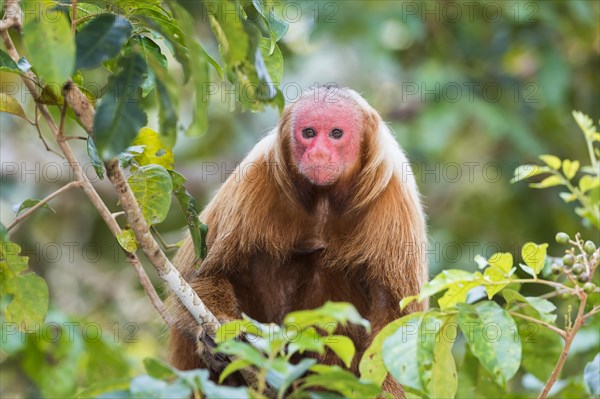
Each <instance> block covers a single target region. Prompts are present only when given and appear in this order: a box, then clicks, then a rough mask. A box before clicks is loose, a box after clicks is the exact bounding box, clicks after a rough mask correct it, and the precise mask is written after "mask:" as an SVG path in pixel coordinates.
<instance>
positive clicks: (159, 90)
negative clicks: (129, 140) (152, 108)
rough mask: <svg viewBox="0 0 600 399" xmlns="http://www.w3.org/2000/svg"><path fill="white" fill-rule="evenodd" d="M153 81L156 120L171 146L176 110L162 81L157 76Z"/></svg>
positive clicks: (173, 139)
mask: <svg viewBox="0 0 600 399" xmlns="http://www.w3.org/2000/svg"><path fill="white" fill-rule="evenodd" d="M155 82H156V95H157V96H158V122H159V125H160V134H161V136H162V137H163V138H164V139H165V144H167V145H169V147H170V148H172V147H173V144H175V141H176V139H177V111H176V110H175V107H174V105H173V103H172V102H171V97H170V96H169V91H168V90H167V87H166V86H165V85H164V83H163V82H162V81H161V80H160V79H158V78H156V80H155ZM197 95H199V94H197ZM169 151H170V150H169ZM171 169H172V168H171Z"/></svg>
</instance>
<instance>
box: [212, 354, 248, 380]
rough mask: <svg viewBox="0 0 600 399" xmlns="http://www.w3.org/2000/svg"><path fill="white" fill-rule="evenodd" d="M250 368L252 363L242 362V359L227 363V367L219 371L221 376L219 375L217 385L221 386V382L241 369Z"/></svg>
mask: <svg viewBox="0 0 600 399" xmlns="http://www.w3.org/2000/svg"><path fill="white" fill-rule="evenodd" d="M249 366H252V363H251V362H250V361H248V360H244V359H237V360H234V361H233V362H231V363H229V364H228V365H227V367H225V368H224V369H223V371H221V374H219V384H222V383H223V381H225V379H226V378H227V377H229V376H230V375H231V374H233V373H235V372H237V371H240V370H242V369H245V368H246V367H249Z"/></svg>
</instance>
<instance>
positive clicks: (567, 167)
mask: <svg viewBox="0 0 600 399" xmlns="http://www.w3.org/2000/svg"><path fill="white" fill-rule="evenodd" d="M562 170H563V173H564V175H565V177H566V178H567V179H569V180H571V179H572V178H573V177H575V174H576V173H577V171H578V170H579V161H571V160H569V159H565V160H563V162H562Z"/></svg>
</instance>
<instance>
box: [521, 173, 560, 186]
mask: <svg viewBox="0 0 600 399" xmlns="http://www.w3.org/2000/svg"><path fill="white" fill-rule="evenodd" d="M561 184H563V182H562V180H561V179H560V177H558V176H555V175H552V176H548V177H546V178H545V179H544V180H542V181H541V182H539V183H531V184H530V185H529V187H531V188H548V187H554V186H559V185H561Z"/></svg>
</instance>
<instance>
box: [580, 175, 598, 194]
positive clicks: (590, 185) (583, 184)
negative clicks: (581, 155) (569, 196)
mask: <svg viewBox="0 0 600 399" xmlns="http://www.w3.org/2000/svg"><path fill="white" fill-rule="evenodd" d="M596 187H600V179H599V178H598V177H596V178H594V177H593V176H590V175H585V176H583V177H582V178H581V179H580V180H579V189H580V190H581V192H582V193H583V194H585V193H586V192H588V191H590V190H592V189H594V188H596ZM576 198H577V197H576Z"/></svg>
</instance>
